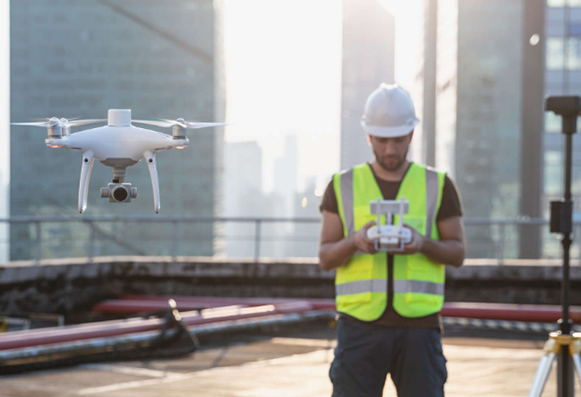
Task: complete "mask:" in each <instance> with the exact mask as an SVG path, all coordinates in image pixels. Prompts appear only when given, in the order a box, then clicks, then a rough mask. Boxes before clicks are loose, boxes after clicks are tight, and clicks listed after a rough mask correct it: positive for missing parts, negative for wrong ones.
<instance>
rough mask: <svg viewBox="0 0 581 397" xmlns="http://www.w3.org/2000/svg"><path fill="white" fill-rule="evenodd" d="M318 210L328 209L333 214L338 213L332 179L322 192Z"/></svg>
mask: <svg viewBox="0 0 581 397" xmlns="http://www.w3.org/2000/svg"><path fill="white" fill-rule="evenodd" d="M319 211H321V212H323V211H329V212H333V213H335V214H338V213H339V206H338V205H337V196H336V195H335V189H334V188H333V180H332V179H331V182H329V184H328V185H327V188H326V189H325V194H323V200H322V201H321V205H320V206H319Z"/></svg>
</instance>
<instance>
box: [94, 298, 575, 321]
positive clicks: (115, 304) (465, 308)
mask: <svg viewBox="0 0 581 397" xmlns="http://www.w3.org/2000/svg"><path fill="white" fill-rule="evenodd" d="M123 299H124V300H122V301H105V302H102V303H101V304H99V305H98V306H97V307H98V310H99V312H102V313H121V312H122V311H121V310H129V308H130V307H131V306H132V305H136V306H137V307H140V308H141V309H143V310H147V308H148V307H149V308H150V309H149V310H153V308H154V307H156V305H157V304H159V303H160V302H167V300H168V299H172V297H170V296H141V295H127V296H124V297H123ZM173 299H175V300H176V302H178V305H180V304H183V305H219V304H246V305H254V304H267V303H276V302H278V303H281V302H290V301H293V300H292V299H285V298H271V299H269V298H219V297H196V296H177V297H173ZM148 302H150V303H148ZM154 302H155V303H154ZM306 302H308V303H310V304H312V305H313V307H314V308H315V309H334V308H335V301H333V300H331V299H307V300H306ZM166 304H167V303H166ZM148 305H151V306H148ZM561 313H562V309H561V307H560V306H555V305H553V306H548V305H516V304H504V303H444V307H443V308H442V311H441V314H442V316H444V317H462V318H476V319H489V320H507V321H530V322H544V323H551V322H556V321H557V320H559V318H561ZM570 316H571V319H572V320H573V321H574V322H576V323H581V308H579V307H572V308H571V310H570Z"/></svg>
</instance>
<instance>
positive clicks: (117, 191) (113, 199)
mask: <svg viewBox="0 0 581 397" xmlns="http://www.w3.org/2000/svg"><path fill="white" fill-rule="evenodd" d="M101 197H102V198H108V199H109V202H110V203H130V202H131V199H135V198H137V188H136V187H131V184H130V183H110V184H108V185H107V187H102V188H101Z"/></svg>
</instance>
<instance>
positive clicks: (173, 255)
mask: <svg viewBox="0 0 581 397" xmlns="http://www.w3.org/2000/svg"><path fill="white" fill-rule="evenodd" d="M178 237H179V235H178V222H177V221H176V220H175V219H174V220H173V221H172V242H171V260H172V262H175V261H176V257H177V254H178Z"/></svg>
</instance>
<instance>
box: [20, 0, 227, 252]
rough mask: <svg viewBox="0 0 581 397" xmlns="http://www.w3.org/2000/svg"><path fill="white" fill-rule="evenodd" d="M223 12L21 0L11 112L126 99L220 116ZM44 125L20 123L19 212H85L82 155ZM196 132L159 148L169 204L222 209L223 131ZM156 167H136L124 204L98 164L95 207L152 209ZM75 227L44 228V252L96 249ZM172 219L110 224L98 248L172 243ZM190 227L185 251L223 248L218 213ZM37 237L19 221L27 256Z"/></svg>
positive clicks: (204, 5) (123, 104)
mask: <svg viewBox="0 0 581 397" xmlns="http://www.w3.org/2000/svg"><path fill="white" fill-rule="evenodd" d="M222 13H223V10H222V2H221V0H187V1H186V0H176V1H172V2H171V3H162V2H158V1H154V0H128V1H124V2H122V3H120V2H113V1H110V0H95V1H64V0H50V1H41V0H23V1H20V0H19V1H12V2H11V7H10V18H11V24H10V26H11V71H12V75H11V105H12V107H11V119H12V120H13V121H22V120H29V119H32V118H39V117H51V116H56V117H69V118H72V117H84V118H106V114H107V110H108V109H111V108H126V109H132V116H133V118H135V119H137V118H141V119H156V118H177V117H183V118H185V119H187V120H197V121H211V120H217V121H222V120H223V119H224V107H225V103H224V102H225V94H224V91H225V88H224V79H223V73H224V71H223V43H222ZM198 131H200V132H198ZM165 132H169V131H165ZM45 137H46V131H44V130H40V129H38V130H36V129H32V128H25V127H13V129H12V135H11V193H10V202H11V209H10V211H11V212H10V213H11V216H18V215H61V214H63V215H74V214H75V213H76V212H77V211H76V208H77V204H76V201H77V189H78V181H79V172H80V162H81V158H80V156H79V155H78V153H73V152H69V151H66V150H63V149H59V150H50V149H49V148H47V147H46V145H45V144H44V139H45ZM189 137H190V146H189V147H188V148H187V149H185V150H182V151H177V150H173V151H170V152H167V153H162V154H160V155H159V157H158V173H159V177H160V190H161V204H162V210H161V212H160V214H161V215H179V216H188V215H190V216H194V215H202V216H212V215H214V214H215V213H216V212H219V211H220V210H221V205H220V200H221V193H220V185H221V184H220V182H219V179H220V175H221V171H220V169H221V167H219V166H217V165H218V164H221V150H222V131H220V130H219V129H216V130H214V131H212V130H197V131H194V132H192V133H191V134H190V135H189ZM146 168H147V167H146V166H145V164H142V163H139V164H137V165H136V166H134V167H131V168H129V169H128V170H127V177H126V182H129V183H132V184H133V186H136V187H137V188H138V198H137V199H136V200H135V201H133V202H132V203H131V204H128V205H126V204H119V205H117V204H111V203H108V202H107V201H106V200H105V199H101V198H99V188H100V187H101V186H106V184H107V183H108V182H110V181H111V179H112V172H111V169H110V168H107V167H105V166H103V165H101V164H98V163H97V164H95V167H94V169H93V175H92V177H91V185H90V188H89V206H88V209H87V211H86V214H87V215H112V214H131V215H137V214H147V215H149V214H153V212H152V207H153V205H152V201H153V199H152V193H151V192H152V191H151V184H150V183H151V182H150V180H149V175H148V172H147V169H146ZM76 216H79V215H78V214H77V215H76ZM81 217H82V216H81ZM76 227H77V229H75V230H72V229H71V227H70V226H62V225H60V226H52V227H51V228H50V230H48V229H47V230H45V231H44V233H50V238H49V242H48V244H47V245H46V246H45V247H43V250H44V252H45V253H46V255H47V256H51V255H55V256H56V255H59V256H62V255H64V256H78V255H84V254H86V249H85V248H86V247H85V246H84V244H83V238H84V237H86V236H87V235H88V233H89V231H88V230H87V229H86V228H81V227H79V226H76ZM168 227H169V226H168ZM168 227H163V226H155V227H149V228H142V227H141V228H138V227H136V225H134V224H132V225H125V226H123V225H117V226H112V225H109V226H106V225H103V226H102V227H101V228H100V229H99V231H98V232H99V234H100V235H102V236H103V237H104V240H103V244H102V245H100V246H98V252H97V253H108V254H111V253H126V254H127V253H130V254H139V253H149V254H152V253H155V254H167V253H168V249H169V248H168V246H169V245H170V244H165V245H164V244H161V245H156V243H157V242H158V241H166V242H169V241H170V237H169V232H168ZM181 234H185V235H187V236H188V239H189V241H188V244H187V245H186V244H183V245H182V246H181V249H180V253H183V254H197V255H211V254H212V253H213V236H214V232H213V225H212V224H210V223H207V224H200V225H195V227H194V228H193V229H190V230H189V231H188V232H187V233H181ZM34 238H35V236H34V233H33V232H32V231H29V230H28V229H27V228H23V227H14V228H12V230H11V241H12V246H11V258H12V259H22V258H26V257H29V256H30V254H29V252H28V250H29V243H30V241H31V240H33V239H34ZM55 242H56V244H55ZM119 242H123V244H118V243H119ZM151 247H156V248H155V249H156V250H157V251H156V252H151V249H150V248H151Z"/></svg>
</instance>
